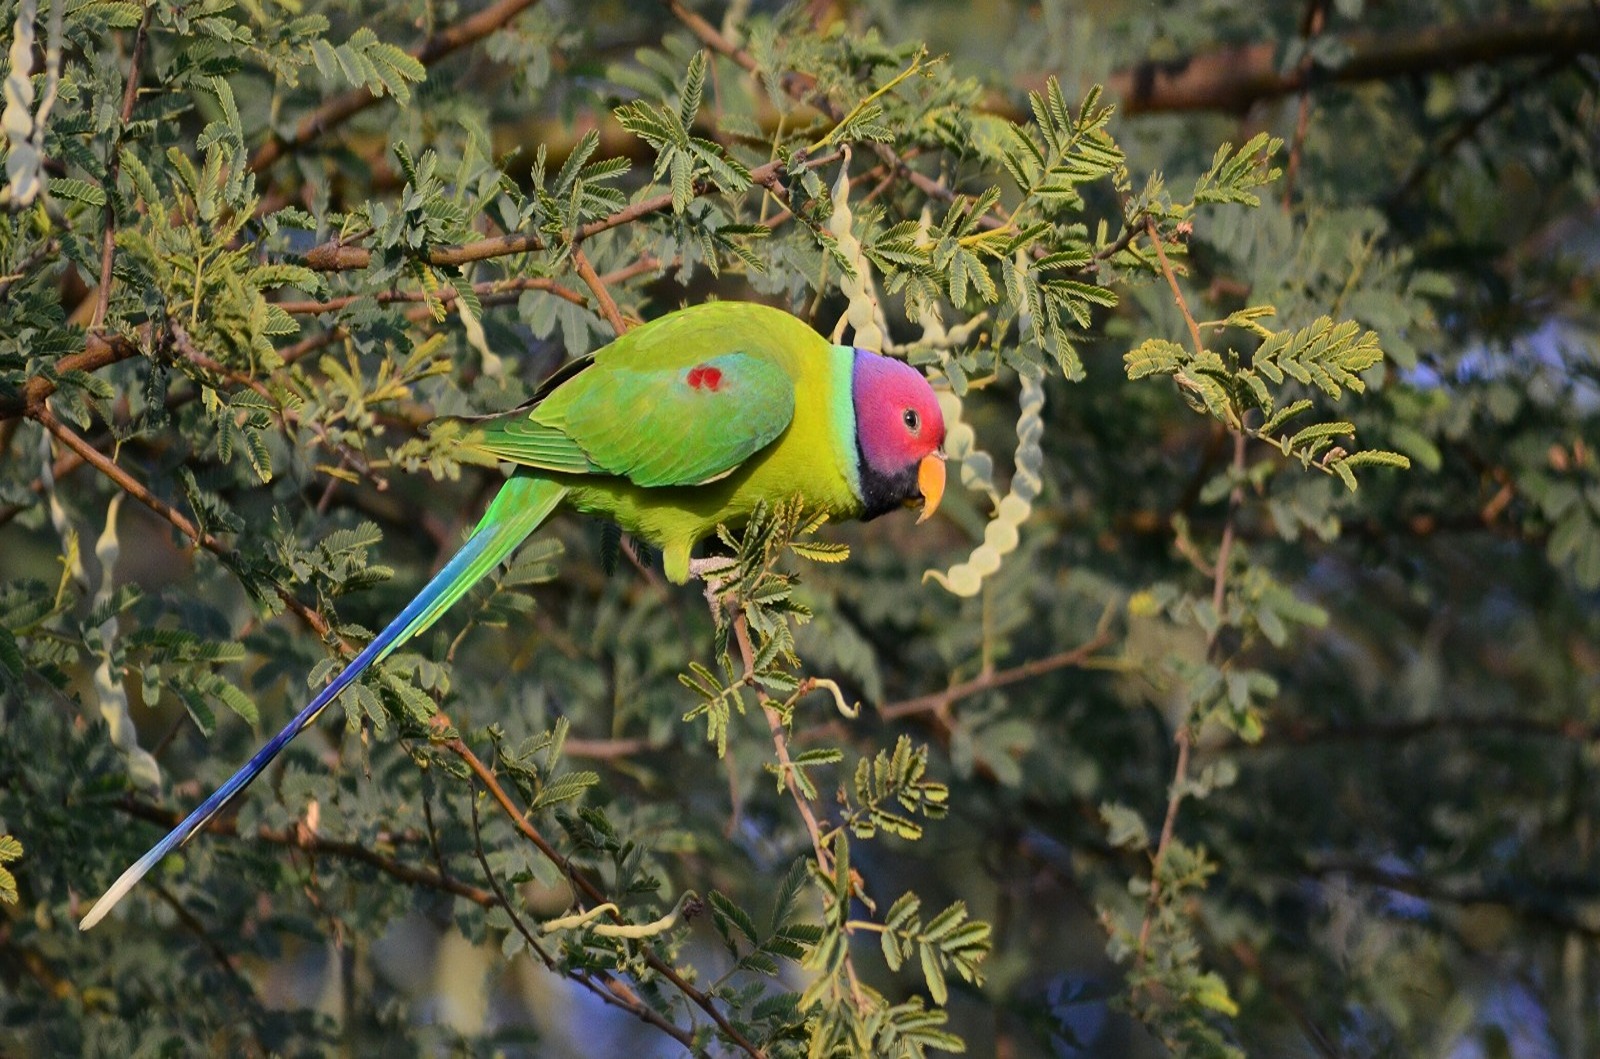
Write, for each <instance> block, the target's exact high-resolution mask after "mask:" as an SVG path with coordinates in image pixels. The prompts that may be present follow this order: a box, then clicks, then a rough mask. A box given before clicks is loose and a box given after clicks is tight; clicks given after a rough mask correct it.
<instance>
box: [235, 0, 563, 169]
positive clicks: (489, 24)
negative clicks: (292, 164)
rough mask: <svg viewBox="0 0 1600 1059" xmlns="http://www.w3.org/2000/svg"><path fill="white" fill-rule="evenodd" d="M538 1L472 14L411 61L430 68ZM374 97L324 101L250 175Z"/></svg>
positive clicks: (262, 152) (267, 148)
mask: <svg viewBox="0 0 1600 1059" xmlns="http://www.w3.org/2000/svg"><path fill="white" fill-rule="evenodd" d="M538 2H539V0H500V3H497V4H493V5H491V6H489V7H486V8H484V9H483V10H482V11H479V12H477V13H476V14H474V15H472V16H470V17H468V18H465V19H462V20H461V21H460V22H458V23H456V24H455V25H452V26H449V27H447V28H445V29H443V30H440V31H439V32H438V33H435V34H434V35H433V36H431V37H429V38H428V39H427V40H425V41H423V42H422V43H421V44H419V45H417V46H416V47H414V48H412V49H411V53H410V54H411V57H412V58H414V59H416V60H417V61H418V62H420V63H421V64H422V65H423V66H433V65H434V64H435V63H437V62H438V61H439V60H440V59H443V58H444V57H445V56H447V55H450V54H452V53H453V52H456V51H459V50H460V49H462V48H465V47H467V46H469V45H472V44H476V43H477V42H478V41H480V40H482V39H483V38H485V37H487V36H488V35H489V34H491V33H493V32H495V31H496V30H498V29H500V28H502V27H504V26H505V25H506V24H508V23H509V22H510V21H511V20H512V19H514V18H516V17H517V16H518V15H519V14H521V13H522V12H523V11H525V10H527V9H528V8H530V7H532V6H533V5H534V4H537V3H538ZM378 100H379V97H378V96H375V95H373V94H372V92H371V90H369V89H366V88H353V89H351V90H350V91H348V92H345V93H344V94H342V95H339V96H335V97H334V98H333V99H330V100H328V101H327V102H326V103H324V104H322V106H320V107H318V108H317V109H316V110H314V111H312V112H311V113H310V114H307V115H306V116H305V117H304V118H302V119H301V121H300V124H299V125H298V126H297V127H296V128H295V131H294V134H293V135H291V136H289V137H278V136H274V137H273V138H272V139H270V140H268V141H267V142H266V143H264V144H262V145H261V147H260V149H259V150H257V151H256V153H255V155H254V156H253V157H252V158H251V159H250V171H251V172H252V173H260V172H262V171H263V170H265V169H267V168H268V167H270V166H271V165H272V164H273V163H274V162H276V161H277V160H278V159H279V158H282V157H283V156H284V155H286V154H292V153H293V152H295V151H298V150H301V149H302V148H304V147H306V146H308V145H309V144H311V143H312V142H313V141H315V140H316V139H317V138H318V137H319V136H321V135H322V134H323V133H325V132H327V131H328V130H329V129H333V128H337V127H338V126H340V125H342V124H344V123H345V122H347V121H349V120H350V119H351V118H353V117H355V116H356V115H357V114H359V113H361V112H362V111H363V110H366V109H367V108H368V107H370V106H372V105H373V104H375V103H377V102H378Z"/></svg>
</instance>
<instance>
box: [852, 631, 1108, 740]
mask: <svg viewBox="0 0 1600 1059" xmlns="http://www.w3.org/2000/svg"><path fill="white" fill-rule="evenodd" d="M1111 641H1112V635H1111V631H1110V630H1109V629H1101V630H1099V631H1098V632H1096V633H1095V634H1094V636H1093V637H1091V638H1090V639H1088V640H1086V641H1084V642H1083V643H1081V644H1079V645H1078V646H1077V647H1074V648H1072V649H1071V650H1070V651H1061V652H1058V653H1056V654H1053V655H1049V656H1047V657H1045V658H1036V659H1034V660H1033V661H1031V662H1024V663H1022V664H1021V665H1018V666H1013V667H1012V668H1010V669H998V670H995V671H994V672H991V673H985V674H982V675H980V676H976V677H973V678H972V679H971V680H964V681H962V682H961V683H959V684H952V685H951V686H950V687H948V688H946V689H945V690H943V691H934V692H930V693H928V694H927V695H918V696H917V697H916V698H913V699H902V700H901V701H899V702H891V703H889V704H888V705H886V706H884V707H883V708H882V709H880V710H879V711H878V713H879V715H880V716H882V717H883V719H884V720H887V721H892V720H898V719H899V718H902V717H907V716H910V715H912V714H918V713H930V712H936V711H938V710H942V709H944V708H945V707H947V706H949V705H950V704H951V703H953V702H956V701H958V700H960V699H965V698H969V697H971V696H973V695H978V694H981V693H982V692H985V691H993V690H994V689H995V688H1003V687H1005V686H1006V685H1008V684H1015V683H1017V682H1019V681H1023V680H1032V679H1033V678H1034V677H1040V676H1043V675H1044V674H1046V673H1053V672H1055V671H1056V670H1058V669H1069V668H1071V667H1073V666H1081V665H1083V663H1084V662H1086V661H1088V660H1089V658H1090V657H1091V656H1092V655H1093V654H1094V653H1095V652H1096V651H1098V650H1100V648H1102V647H1105V646H1106V645H1107V644H1109V643H1111Z"/></svg>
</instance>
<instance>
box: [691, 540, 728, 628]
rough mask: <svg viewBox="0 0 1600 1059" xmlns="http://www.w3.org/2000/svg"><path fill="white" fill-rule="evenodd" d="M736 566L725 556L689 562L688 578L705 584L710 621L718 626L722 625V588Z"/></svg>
mask: <svg viewBox="0 0 1600 1059" xmlns="http://www.w3.org/2000/svg"><path fill="white" fill-rule="evenodd" d="M737 565H738V563H737V562H735V561H734V560H733V559H730V558H729V557H728V556H726V555H708V556H706V557H705V558H704V559H690V560H689V576H690V577H693V578H697V579H699V580H701V581H704V582H705V583H706V604H707V605H708V606H709V607H710V608H711V620H712V621H714V622H716V623H717V624H719V625H720V624H721V623H722V586H723V585H724V584H726V583H727V581H728V578H729V577H730V576H731V575H732V574H733V570H734V567H735V566H737Z"/></svg>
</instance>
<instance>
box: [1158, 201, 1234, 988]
mask: <svg viewBox="0 0 1600 1059" xmlns="http://www.w3.org/2000/svg"><path fill="white" fill-rule="evenodd" d="M1145 227H1146V230H1147V231H1148V232H1149V234H1150V243H1151V245H1152V246H1154V247H1155V251H1156V259H1157V261H1158V262H1159V263H1160V265H1161V273H1162V275H1163V276H1165V277H1166V280H1167V286H1168V287H1169V288H1170V289H1171V290H1172V297H1173V300H1174V301H1175V302H1177V305H1178V311H1179V312H1181V313H1182V314H1183V320H1184V323H1185V324H1187V325H1188V328H1189V338H1190V340H1191V341H1192V342H1193V343H1194V350H1195V354H1196V355H1197V356H1198V355H1201V354H1203V353H1204V352H1205V343H1204V342H1203V341H1202V340H1201V338H1200V325H1199V324H1198V323H1197V322H1196V321H1195V318H1194V314H1193V313H1191V312H1190V311H1189V303H1188V302H1187V301H1186V300H1185V299H1184V296H1183V289H1182V287H1180V286H1179V284H1178V276H1177V273H1175V272H1174V271H1173V270H1172V264H1171V263H1170V262H1169V261H1168V260H1167V253H1166V250H1165V249H1163V247H1162V244H1161V233H1160V232H1159V231H1157V230H1156V224H1155V220H1154V219H1153V218H1147V219H1146V221H1145ZM1228 432H1229V433H1230V434H1232V435H1233V481H1234V485H1233V490H1232V491H1231V492H1230V493H1229V494H1228V513H1227V516H1226V517H1225V519H1224V521H1223V527H1222V541H1221V543H1219V544H1218V546H1217V561H1216V566H1215V568H1214V569H1213V571H1212V581H1211V608H1212V611H1213V612H1214V613H1215V616H1216V621H1217V624H1216V626H1215V628H1214V629H1213V630H1212V631H1211V634H1210V635H1209V636H1207V637H1206V647H1207V653H1208V654H1209V653H1210V648H1211V647H1213V646H1214V645H1215V644H1216V641H1217V635H1218V633H1220V632H1221V631H1222V629H1223V628H1224V626H1225V624H1226V623H1225V622H1224V621H1223V614H1224V610H1223V608H1224V605H1225V604H1226V602H1227V593H1228V564H1229V560H1230V559H1231V557H1232V554H1233V545H1234V541H1235V539H1236V536H1237V527H1236V523H1237V521H1238V513H1239V508H1240V506H1241V505H1242V504H1243V503H1244V472H1245V453H1246V449H1245V445H1246V441H1247V440H1248V439H1247V437H1246V435H1245V432H1244V424H1243V423H1234V424H1230V425H1229V427H1228ZM1191 720H1192V719H1191V718H1189V717H1185V718H1184V719H1183V721H1182V723H1180V724H1179V725H1178V726H1177V731H1175V732H1174V733H1173V735H1172V739H1173V742H1174V743H1175V744H1177V747H1178V759H1177V762H1176V763H1175V764H1174V766H1173V769H1172V785H1171V786H1170V787H1169V788H1168V790H1167V811H1166V815H1165V817H1164V818H1163V819H1162V821H1161V835H1160V838H1159V839H1158V840H1157V842H1156V848H1155V852H1154V853H1153V854H1152V855H1151V860H1150V892H1149V895H1148V897H1147V898H1146V900H1145V912H1144V920H1143V922H1141V923H1140V924H1139V943H1138V947H1137V949H1136V950H1135V954H1134V966H1135V967H1136V968H1142V967H1143V966H1144V962H1145V959H1146V957H1147V955H1148V951H1149V941H1150V931H1151V928H1152V926H1153V925H1154V923H1155V918H1156V912H1157V910H1158V909H1159V907H1160V901H1161V889H1162V887H1161V869H1162V866H1163V865H1164V864H1165V863H1166V859H1167V851H1168V850H1169V849H1170V848H1171V846H1172V840H1173V836H1174V834H1175V833H1176V830H1177V824H1178V811H1179V809H1180V808H1182V806H1183V799H1184V794H1185V791H1186V788H1187V786H1188V779H1189V750H1190V745H1191V743H1192V742H1193V732H1192V730H1191Z"/></svg>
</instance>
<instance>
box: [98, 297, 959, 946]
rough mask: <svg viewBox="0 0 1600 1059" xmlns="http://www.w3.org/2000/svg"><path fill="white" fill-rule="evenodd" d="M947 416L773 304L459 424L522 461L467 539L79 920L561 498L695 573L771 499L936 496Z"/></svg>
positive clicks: (571, 376) (737, 311)
mask: <svg viewBox="0 0 1600 1059" xmlns="http://www.w3.org/2000/svg"><path fill="white" fill-rule="evenodd" d="M944 433H945V426H944V417H943V414H942V413H941V411H940V407H939V402H938V398H937V396H936V394H935V393H934V390H933V387H932V386H931V385H930V384H929V382H928V380H927V378H926V377H925V376H924V375H923V374H922V373H921V372H919V371H918V370H916V369H915V368H913V367H911V366H910V365H908V364H906V363H905V362H904V361H901V360H897V359H895V358H893V357H890V356H886V355H883V354H881V353H877V352H873V351H870V350H865V349H858V348H855V347H853V346H842V345H836V344H834V343H832V342H830V341H829V340H828V339H826V338H824V337H823V336H821V335H819V334H818V333H817V332H816V331H814V330H813V329H812V328H811V327H810V326H809V325H808V324H806V323H805V322H804V321H802V320H800V319H798V318H796V317H795V316H793V315H791V314H789V313H787V312H785V311H783V310H782V309H777V308H774V307H771V306H766V305H761V304H757V303H750V302H737V301H714V302H706V303H703V304H699V305H692V306H688V307H685V308H682V309H678V310H677V311H674V312H670V313H667V314H665V315H663V316H660V317H658V318H656V319H654V320H651V321H649V322H647V323H644V324H641V325H639V326H637V327H635V328H633V329H632V330H630V331H627V332H625V333H624V334H622V335H621V336H620V337H618V338H617V339H615V340H614V341H612V342H611V343H610V344H608V345H606V346H604V347H602V348H600V349H598V350H596V351H595V352H593V353H591V354H588V355H586V356H583V357H580V358H577V359H575V360H573V361H572V362H570V363H569V364H567V365H565V366H564V367H562V368H560V369H559V370H557V371H556V373H555V374H554V375H552V376H551V377H550V378H549V379H548V380H546V382H545V383H544V384H543V385H541V386H540V387H539V388H538V389H537V390H536V391H535V392H534V395H533V396H532V397H531V398H530V399H529V400H528V401H527V402H526V403H524V404H522V405H520V406H518V407H517V408H514V409H512V410H511V411H509V412H506V413H502V414H499V415H495V416H488V417H483V418H481V419H477V420H471V421H467V422H464V423H463V424H462V425H461V429H460V431H459V433H458V434H457V437H458V438H459V444H460V452H459V454H460V455H461V456H462V457H463V458H464V459H465V460H467V461H470V462H480V463H482V462H494V463H500V464H510V465H512V471H511V473H510V475H509V477H507V479H506V481H505V483H504V484H503V485H502V486H501V487H500V490H499V492H498V493H496V495H495V497H494V499H493V500H492V501H490V503H489V506H488V508H487V509H486V510H485V512H484V514H483V517H482V519H481V520H480V521H479V522H478V524H477V526H476V528H474V529H473V531H472V533H471V534H470V535H469V536H468V538H467V539H466V541H465V543H463V544H462V546H461V548H460V549H459V550H458V551H457V552H456V553H455V554H454V556H452V557H451V558H450V560H449V561H448V562H447V563H446V564H445V565H444V566H443V567H442V568H441V569H440V570H439V572H438V573H437V574H436V575H434V577H433V578H432V579H431V580H430V581H429V582H428V583H427V584H426V585H425V586H424V587H423V588H422V590H421V591H420V592H418V593H417V595H416V596H415V597H414V598H413V599H412V600H411V602H410V603H408V604H407V605H406V606H405V608H404V609H402V610H401V611H400V613H399V615H398V616H396V617H395V619H394V620H393V621H391V622H390V623H389V624H388V625H387V626H385V627H384V629H383V630H382V631H381V632H379V633H378V635H377V636H376V637H374V638H373V640H372V641H371V642H370V643H368V644H367V645H366V647H365V648H363V649H362V650H361V651H360V652H359V653H358V654H357V655H356V656H355V657H354V658H353V659H351V660H350V662H349V663H348V664H347V665H346V666H345V667H344V668H343V669H342V670H341V671H340V672H339V674H338V675H337V676H335V677H334V679H333V681H332V682H331V683H329V684H328V685H327V686H326V687H325V688H323V689H322V690H321V691H320V692H319V693H318V694H317V695H316V697H314V698H313V699H312V700H311V702H310V703H308V704H307V705H306V706H305V708H304V709H302V710H301V711H300V712H299V713H297V714H296V715H295V716H294V718H293V719H291V720H290V721H289V723H288V724H287V725H285V726H284V728H283V730H282V731H280V732H279V733H278V734H277V735H275V736H273V737H272V738H271V739H270V740H268V741H267V742H266V743H265V744H264V745H263V746H262V747H261V749H260V750H258V751H257V752H256V754H255V756H253V757H252V758H251V759H250V760H249V761H248V762H247V763H246V764H245V765H244V766H243V767H242V768H240V769H239V771H238V772H236V773H234V775H233V776H232V777H231V778H230V779H228V780H227V782H225V783H223V784H222V785H221V786H220V787H218V788H217V790H216V791H215V792H213V793H212V794H211V795H210V796H209V797H207V798H206V799H205V801H203V802H201V803H200V805H199V806H197V807H196V808H195V809H194V811H193V812H191V813H190V814H189V815H188V816H187V817H185V818H184V819H183V821H182V822H180V823H179V824H178V825H177V826H176V827H174V828H173V829H172V830H171V831H170V832H169V833H168V834H167V835H166V837H164V838H162V839H161V841H159V842H157V843H156V844H155V845H154V846H152V847H151V848H150V850H149V851H148V852H146V853H145V854H144V855H143V856H142V857H140V858H139V859H138V860H137V861H135V862H134V863H133V864H132V865H131V866H130V867H129V868H128V869H127V870H126V871H124V872H123V873H122V875H121V876H120V877H118V879H117V880H116V881H115V882H114V883H112V884H111V886H110V888H109V889H107V890H106V891H105V894H104V895H103V896H102V897H101V898H100V899H99V900H98V901H97V902H95V904H94V906H93V907H92V908H91V909H90V910H89V912H88V914H87V915H85V916H84V917H83V919H82V921H81V922H80V923H79V929H81V930H88V929H90V928H91V927H93V926H94V925H95V924H96V923H98V922H100V920H102V919H103V918H105V916H106V914H107V913H108V912H109V911H110V910H111V909H112V908H113V907H114V906H115V905H116V904H117V903H118V902H119V901H120V900H121V899H122V898H123V897H124V896H126V895H127V893H128V892H129V891H130V890H132V889H133V887H134V886H135V885H136V884H137V883H138V882H139V880H140V879H141V878H143V877H144V875H145V874H146V873H147V872H149V871H150V869H151V868H153V867H155V865H156V864H157V863H159V862H160V860H161V859H162V858H163V857H165V856H166V855H167V854H168V853H171V852H172V851H173V850H175V849H177V848H178V847H179V846H182V845H183V844H184V843H185V842H187V841H188V840H189V839H190V838H191V837H192V836H193V835H194V834H195V833H196V832H197V831H199V830H200V829H201V828H202V827H204V826H205V825H206V823H207V822H208V821H209V820H211V818H212V817H214V816H216V815H217V813H219V812H221V811H222V809H223V808H224V807H225V806H226V805H228V803H229V802H230V801H232V799H234V798H235V797H237V796H238V795H239V794H240V793H241V792H242V791H243V790H244V789H245V788H246V787H248V786H249V785H250V783H251V782H252V781H253V780H254V779H255V778H256V777H257V776H259V775H260V774H261V773H262V772H263V771H264V770H265V769H266V768H267V766H268V765H270V764H271V763H272V760H273V759H274V758H276V757H277V756H278V754H279V753H280V752H281V751H282V750H283V749H284V748H285V747H286V746H288V744H289V743H290V742H291V741H292V740H293V739H294V738H295V737H296V736H298V735H299V734H300V733H301V732H302V731H304V730H305V729H306V727H307V726H309V725H310V724H311V723H312V722H313V721H315V720H316V719H317V717H318V716H319V715H320V714H321V713H322V711H323V710H324V709H326V708H327V707H328V705H329V704H330V703H332V702H333V701H334V699H336V698H337V697H338V696H339V694H340V692H342V691H344V690H345V689H346V688H348V687H349V686H350V685H351V684H352V683H354V682H355V681H356V680H357V678H359V677H360V676H361V674H362V673H363V672H365V671H366V670H367V669H368V668H369V667H370V666H372V665H373V664H374V663H376V662H380V661H382V660H383V659H384V658H385V657H386V656H387V655H389V654H390V652H392V651H394V650H395V649H396V648H398V647H400V646H401V645H402V644H404V643H405V642H406V641H408V640H410V639H411V638H412V637H414V636H416V635H418V634H419V633H421V632H423V631H424V630H425V629H427V628H428V627H429V626H430V625H432V624H433V623H434V622H435V621H437V620H438V619H439V617H440V616H441V615H443V614H444V613H445V611H447V610H449V608H450V607H451V606H452V605H453V604H454V603H455V602H456V601H457V600H459V599H460V598H461V597H462V596H463V595H465V594H466V592H467V591H468V590H469V589H470V588H471V587H472V586H473V585H474V584H476V583H477V582H478V581H479V580H480V579H482V578H483V577H484V576H485V575H486V574H488V573H489V572H490V571H492V570H493V569H494V568H495V567H496V566H498V565H499V564H500V563H501V562H502V561H504V560H505V559H507V558H508V557H509V556H510V555H511V554H512V552H513V551H515V549H516V548H517V546H518V545H519V544H521V543H522V542H523V541H524V540H525V539H526V538H527V537H528V536H529V535H530V534H532V533H533V532H534V531H535V530H536V529H538V528H539V526H540V525H541V524H542V523H543V522H544V521H545V520H546V519H547V518H548V517H549V516H550V515H551V514H552V513H553V512H554V511H556V509H557V508H560V507H566V508H568V509H571V510H574V511H577V512H580V513H584V514H589V515H597V516H600V517H603V518H606V519H609V520H611V521H612V522H614V523H616V524H617V525H618V526H620V527H621V528H622V530H623V531H625V532H627V533H629V534H631V535H632V536H633V537H635V538H636V539H638V540H641V541H644V542H645V543H647V544H649V545H651V546H653V547H654V548H656V549H657V550H658V551H659V552H660V554H661V560H662V567H663V571H664V572H665V574H666V576H667V579H668V580H669V581H671V582H673V583H675V584H684V583H686V582H687V581H688V580H689V577H690V573H691V566H692V563H691V555H692V553H693V550H694V548H695V546H696V545H697V544H699V543H700V542H701V541H703V540H704V539H705V538H707V537H709V536H711V535H712V534H714V533H715V532H716V531H717V527H718V526H719V525H723V526H728V527H730V528H734V527H738V526H740V525H742V524H743V523H744V522H746V521H747V520H748V519H749V517H750V515H751V514H752V513H753V512H754V511H755V510H756V508H757V507H758V506H760V505H763V504H774V503H779V502H789V501H792V500H793V499H795V498H796V497H798V498H800V500H801V501H802V503H803V506H804V509H805V511H806V513H807V514H808V515H825V516H827V517H828V518H829V519H830V520H833V521H839V520H845V519H861V520H868V519H873V518H877V517H878V516H880V515H884V514H887V513H889V512H891V511H894V510H896V509H899V508H902V507H920V508H921V515H920V517H919V518H918V521H919V522H921V521H924V520H926V519H927V518H928V517H929V516H930V515H932V514H933V513H934V511H935V509H937V508H938V506H939V501H940V498H941V497H942V496H943V494H944V486H945V454H944Z"/></svg>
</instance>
